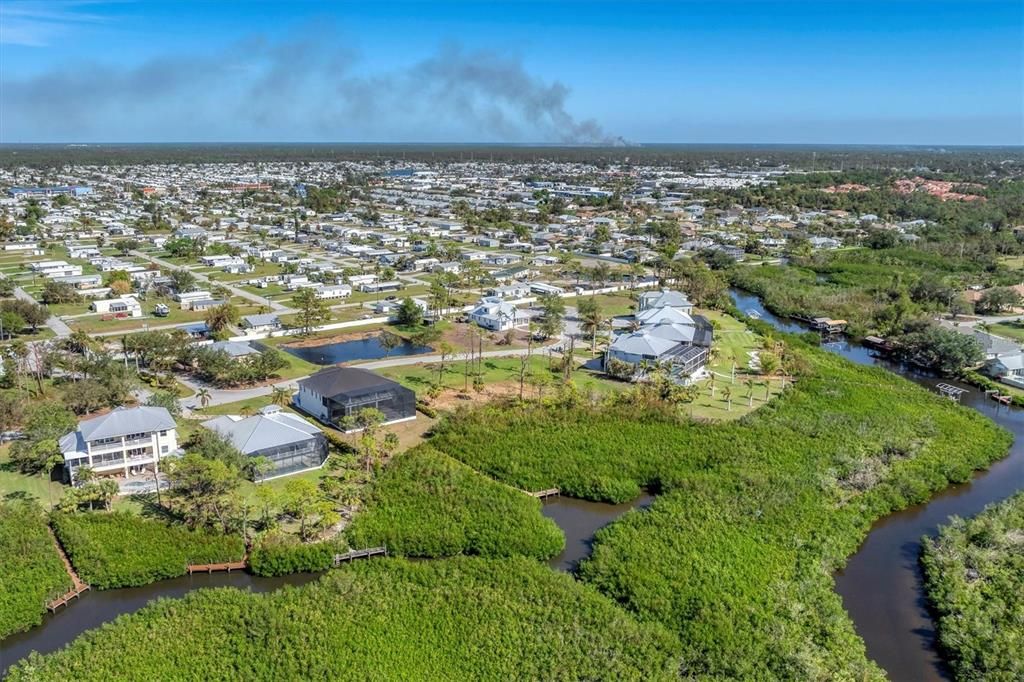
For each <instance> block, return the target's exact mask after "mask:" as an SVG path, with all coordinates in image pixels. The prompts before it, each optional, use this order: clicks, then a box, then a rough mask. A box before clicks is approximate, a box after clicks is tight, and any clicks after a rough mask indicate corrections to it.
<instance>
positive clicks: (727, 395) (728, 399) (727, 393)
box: [722, 386, 732, 412]
mask: <svg viewBox="0 0 1024 682" xmlns="http://www.w3.org/2000/svg"><path fill="white" fill-rule="evenodd" d="M722 399H723V400H725V405H726V407H725V410H726V412H732V389H731V388H729V387H728V386H726V387H725V388H723V389H722Z"/></svg>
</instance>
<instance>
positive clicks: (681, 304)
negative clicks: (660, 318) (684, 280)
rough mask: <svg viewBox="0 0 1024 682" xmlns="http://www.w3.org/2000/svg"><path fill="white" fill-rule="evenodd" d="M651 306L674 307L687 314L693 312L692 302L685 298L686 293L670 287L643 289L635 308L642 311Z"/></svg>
mask: <svg viewBox="0 0 1024 682" xmlns="http://www.w3.org/2000/svg"><path fill="white" fill-rule="evenodd" d="M651 308H675V309H676V310H678V311H680V312H683V313H686V314H687V315H689V314H690V313H691V312H693V304H692V303H690V300H689V299H688V298H686V294H683V293H680V292H678V291H673V290H671V289H660V290H658V291H645V292H644V293H642V294H640V297H639V299H638V300H637V309H638V310H639V311H644V310H648V309H651Z"/></svg>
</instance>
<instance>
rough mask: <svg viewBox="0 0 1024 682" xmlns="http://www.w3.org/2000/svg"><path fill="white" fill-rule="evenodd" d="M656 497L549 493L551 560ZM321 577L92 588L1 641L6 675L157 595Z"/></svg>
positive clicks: (582, 548) (558, 561)
mask: <svg viewBox="0 0 1024 682" xmlns="http://www.w3.org/2000/svg"><path fill="white" fill-rule="evenodd" d="M653 500H654V497H653V496H651V495H649V494H647V493H644V494H643V495H641V496H640V497H638V498H637V499H635V500H633V501H632V502H628V503H626V504H602V503H599V502H586V501H584V500H577V499H573V498H569V497H558V498H552V499H549V500H548V501H546V502H545V503H544V508H543V513H544V515H545V516H547V517H548V518H550V519H552V520H553V521H554V522H555V523H557V524H558V526H559V527H560V528H561V529H562V531H563V532H564V533H565V550H564V551H563V552H562V553H561V554H559V555H558V556H556V557H554V558H553V559H551V560H550V561H549V562H548V563H549V565H550V566H551V567H552V568H554V569H557V570H560V571H574V570H575V569H576V567H577V566H578V564H579V561H580V560H581V559H584V558H586V557H588V556H590V552H591V545H592V542H593V539H594V534H595V533H596V532H597V531H598V530H599V529H601V528H603V527H604V526H606V525H608V524H609V523H611V522H612V521H614V520H615V519H617V518H619V517H620V516H621V515H622V514H624V513H626V512H627V511H629V510H631V509H637V508H643V507H646V506H648V505H649V504H650V503H651V502H652V501H653ZM319 577H320V574H317V573H299V574H292V575H285V576H280V577H277V578H260V577H257V576H254V575H250V574H249V573H245V572H244V571H232V572H231V573H212V574H206V573H197V574H194V575H190V576H182V577H180V578H172V579H170V580H161V581H159V582H155V583H152V584H150V585H145V586H143V587H130V588H124V589H116V590H102V591H100V590H92V591H89V592H86V593H85V594H83V595H82V597H81V598H80V599H77V600H74V601H72V602H71V603H70V604H69V605H68V606H67V607H66V608H62V609H60V610H59V611H57V612H56V613H48V614H46V616H44V617H43V623H42V625H39V626H38V627H35V628H32V629H31V630H28V631H26V632H19V633H17V634H14V635H11V636H10V637H8V638H6V639H4V640H3V641H0V675H3V673H4V672H5V671H6V670H7V668H8V667H10V666H11V665H12V664H14V663H16V662H17V661H19V660H21V659H22V658H24V657H25V656H27V655H28V654H29V653H30V652H32V651H37V652H39V653H41V654H47V653H50V652H53V651H57V650H58V649H60V648H62V647H63V646H64V645H66V644H69V643H70V642H71V641H72V640H73V639H74V638H75V637H77V636H78V635H80V634H82V633H83V632H85V631H86V630H90V629H92V628H95V627H99V626H101V625H103V624H104V623H107V622H110V621H112V620H114V619H115V618H117V617H118V616H121V615H124V614H128V613H134V612H135V611H138V610H139V609H141V608H142V607H144V606H145V605H146V604H148V603H149V602H151V601H153V600H154V599H158V598H162V597H170V598H174V597H182V596H184V595H185V594H187V593H189V592H191V591H193V590H198V589H202V588H209V587H235V588H239V589H243V590H251V591H252V592H269V591H271V590H276V589H279V588H281V587H284V586H285V585H293V586H298V585H305V584H306V583H309V582H311V581H313V580H316V579H317V578H319Z"/></svg>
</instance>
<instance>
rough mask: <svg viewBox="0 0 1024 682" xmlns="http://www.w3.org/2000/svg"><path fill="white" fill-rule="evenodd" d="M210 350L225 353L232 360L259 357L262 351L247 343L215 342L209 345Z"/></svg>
mask: <svg viewBox="0 0 1024 682" xmlns="http://www.w3.org/2000/svg"><path fill="white" fill-rule="evenodd" d="M209 348H210V350H213V351H219V352H222V353H227V354H228V357H230V358H231V359H232V360H238V359H239V358H247V357H250V356H252V355H259V354H260V353H261V352H262V351H260V349H259V348H256V347H254V346H253V345H252V344H250V343H249V342H248V341H216V342H214V343H211V344H210V345H209Z"/></svg>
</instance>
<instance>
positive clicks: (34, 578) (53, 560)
mask: <svg viewBox="0 0 1024 682" xmlns="http://www.w3.org/2000/svg"><path fill="white" fill-rule="evenodd" d="M0 565H2V566H3V570H0V639H3V638H4V637H6V636H7V635H9V634H11V633H13V632H18V631H20V630H27V629H28V628H30V627H32V626H33V625H39V623H41V622H42V620H43V618H42V616H43V613H45V612H46V608H45V607H46V601H47V600H49V599H51V598H53V597H56V596H58V595H60V594H63V593H64V592H66V591H68V590H69V589H71V578H70V577H69V576H68V573H67V571H66V570H65V569H64V562H62V561H61V559H60V554H58V553H57V547H56V546H55V545H54V543H53V538H52V537H51V536H50V533H49V531H48V530H47V529H46V517H45V516H44V515H43V511H42V509H40V508H39V506H38V505H36V504H33V503H28V502H20V501H12V502H0Z"/></svg>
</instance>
